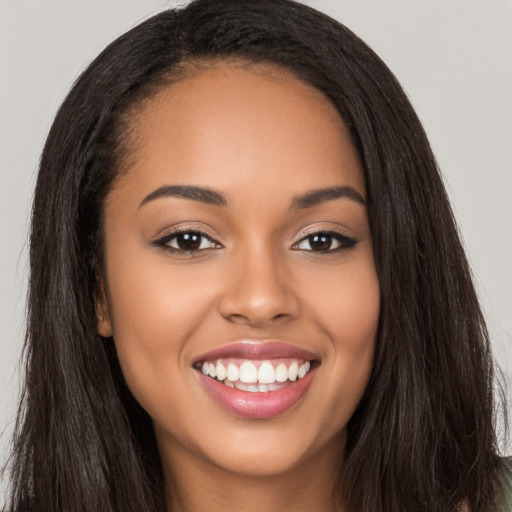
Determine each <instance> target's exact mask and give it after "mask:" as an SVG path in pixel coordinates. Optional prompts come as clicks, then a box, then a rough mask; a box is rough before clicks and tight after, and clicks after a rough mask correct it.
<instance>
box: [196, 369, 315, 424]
mask: <svg viewBox="0 0 512 512" xmlns="http://www.w3.org/2000/svg"><path fill="white" fill-rule="evenodd" d="M315 372H316V368H313V369H312V370H311V371H310V372H309V373H308V374H307V375H305V376H304V377H302V379H299V380H297V381H295V382H293V383H291V384H289V385H288V386H286V387H284V388H281V389H278V390H276V391H268V392H266V393H260V392H258V393H252V392H250V391H241V390H240V389H236V388H230V387H228V386H226V385H225V384H222V382H219V381H218V380H215V379H212V378H211V377H207V376H206V375H204V374H203V373H202V372H200V371H199V372H198V376H199V379H200V380H201V383H202V384H203V386H204V387H205V388H206V390H207V391H208V393H209V394H210V396H211V397H212V398H213V399H214V400H215V401H216V402H217V403H218V404H219V405H220V406H221V407H223V408H224V409H226V410H227V411H229V412H232V413H234V414H236V415H238V416H243V417H245V418H259V419H263V418H272V417H274V416H279V415H280V414H283V413H284V412H286V411H288V410H289V409H291V408H292V407H293V406H294V405H295V404H296V403H297V402H298V401H299V400H300V399H301V398H302V397H303V395H304V394H305V393H306V391H307V390H308V388H309V386H310V384H311V382H312V380H313V377H314V374H315Z"/></svg>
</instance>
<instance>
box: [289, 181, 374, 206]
mask: <svg viewBox="0 0 512 512" xmlns="http://www.w3.org/2000/svg"><path fill="white" fill-rule="evenodd" d="M341 197H346V198H348V199H351V200H353V201H355V202H356V203H359V204H362V205H366V201H365V200H364V199H363V197H362V196H361V194H359V192H357V191H356V190H354V189H353V188H352V187H348V186H342V187H330V188H320V189H318V190H312V191H310V192H306V193H305V194H301V195H300V196H297V197H295V198H294V199H293V201H292V204H291V205H290V210H293V209H297V208H298V209H302V208H311V207H312V206H316V205H317V204H320V203H324V202H325V201H332V200H333V199H339V198H341Z"/></svg>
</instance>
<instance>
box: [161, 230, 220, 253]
mask: <svg viewBox="0 0 512 512" xmlns="http://www.w3.org/2000/svg"><path fill="white" fill-rule="evenodd" d="M154 245H156V246H157V247H164V248H165V249H168V250H171V251H176V252H188V253H191V252H197V251H203V250H205V249H215V248H217V247H220V244H218V243H217V242H215V241H214V240H212V239H211V238H210V237H209V236H208V235H206V234H205V233H202V232H201V231H193V230H187V231H176V232H174V233H170V234H168V235H165V236H164V237H162V238H160V239H159V240H157V241H156V242H154Z"/></svg>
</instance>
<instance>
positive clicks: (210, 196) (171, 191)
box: [139, 185, 228, 208]
mask: <svg viewBox="0 0 512 512" xmlns="http://www.w3.org/2000/svg"><path fill="white" fill-rule="evenodd" d="M162 197H180V198H182V199H191V200H192V201H199V202H201V203H206V204H213V205H216V206H227V204H228V201H227V199H226V198H225V197H224V196H223V195H222V194H221V193H219V192H215V191H214V190H211V189H209V188H203V187H196V186H193V185H165V186H163V187H160V188H157V189H156V190H154V191H153V192H151V193H150V194H148V195H147V196H146V197H145V198H144V199H143V200H142V202H141V203H140V205H139V208H140V207H141V206H143V205H145V204H146V203H149V202H150V201H154V200H155V199H160V198H162Z"/></svg>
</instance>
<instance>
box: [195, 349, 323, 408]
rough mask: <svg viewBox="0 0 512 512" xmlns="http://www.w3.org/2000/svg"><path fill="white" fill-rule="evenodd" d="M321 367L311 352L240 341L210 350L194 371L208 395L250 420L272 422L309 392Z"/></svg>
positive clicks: (200, 359)
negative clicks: (263, 419)
mask: <svg viewBox="0 0 512 512" xmlns="http://www.w3.org/2000/svg"><path fill="white" fill-rule="evenodd" d="M318 365H319V360H318V356H317V355H316V354H314V353H313V352H310V351H308V350H305V349H303V348H299V347H296V346H294V345H290V344H287V343H283V342H280V341H268V342H253V341H251V340H248V341H245V340H244V341H242V342H239V343H233V344H230V345H226V346H224V347H221V348H219V349H216V350H213V351H210V352H208V353H206V354H203V355H202V356H200V357H198V358H197V359H195V361H194V363H193V366H194V368H195V369H196V370H197V371H198V377H199V379H200V381H201V383H202V384H203V386H204V388H205V389H206V391H207V392H208V393H209V394H210V396H211V397H212V398H213V399H214V400H215V401H216V402H217V403H218V404H219V405H220V406H221V407H223V408H224V409H226V410H228V411H230V412H232V413H234V414H236V415H239V416H243V417H247V418H271V417H274V416H278V415H280V414H282V413H284V412H286V411H287V410H289V409H290V408H292V407H293V406H294V405H295V404H296V403H297V402H298V401H299V400H300V399H301V398H302V396H303V395H304V394H305V393H306V392H307V390H308V389H309V386H310V385H311V382H312V381H313V378H314V375H315V373H316V369H317V367H318Z"/></svg>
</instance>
